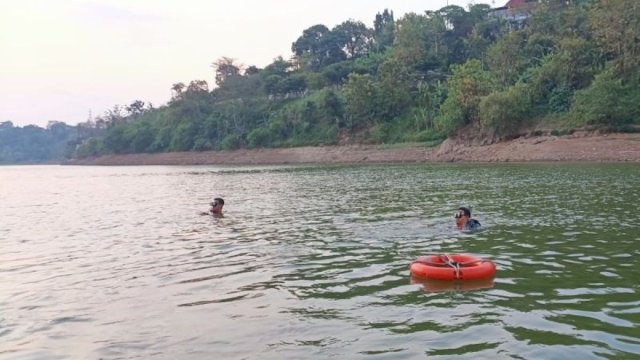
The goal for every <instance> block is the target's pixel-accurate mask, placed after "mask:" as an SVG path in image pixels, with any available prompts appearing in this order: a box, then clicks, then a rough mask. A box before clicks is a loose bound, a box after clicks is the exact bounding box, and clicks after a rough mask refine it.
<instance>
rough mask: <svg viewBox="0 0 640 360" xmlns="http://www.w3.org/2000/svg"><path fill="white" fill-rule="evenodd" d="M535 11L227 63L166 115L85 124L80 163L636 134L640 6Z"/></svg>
mask: <svg viewBox="0 0 640 360" xmlns="http://www.w3.org/2000/svg"><path fill="white" fill-rule="evenodd" d="M525 5H526V6H524V5H523V6H522V7H514V8H512V9H491V8H490V7H489V6H488V5H484V4H476V5H470V6H469V8H468V10H465V9H463V8H461V7H458V6H447V7H444V8H442V9H440V10H437V11H426V12H424V13H422V14H415V13H409V14H406V15H404V16H403V17H402V18H400V19H395V18H394V14H393V12H392V11H389V10H384V11H382V12H380V13H378V14H377V15H376V17H375V19H374V21H373V27H368V26H367V25H365V24H363V23H361V22H358V21H354V20H347V21H344V22H343V23H341V24H339V25H337V26H335V27H333V28H332V29H330V28H328V27H327V26H325V25H322V24H318V25H314V26H311V27H309V28H307V29H305V30H304V31H303V32H302V34H301V35H300V36H299V37H298V38H297V39H296V40H295V41H294V42H293V43H292V46H291V51H292V55H291V57H290V59H285V58H282V57H278V58H276V59H274V60H273V62H272V63H270V64H269V65H267V66H265V67H264V68H258V67H256V66H244V65H242V64H240V63H239V62H238V61H237V60H235V59H233V58H230V57H222V58H220V59H218V60H216V61H215V62H214V63H213V64H212V68H213V70H214V73H215V86H214V87H213V89H210V87H209V84H208V83H207V81H205V80H193V81H191V82H189V83H188V84H185V83H176V84H174V85H173V86H172V88H171V90H172V94H173V95H172V99H171V100H170V101H169V102H168V103H167V104H166V105H163V106H161V107H158V108H154V107H152V106H150V105H149V104H145V103H143V102H141V101H135V102H133V103H132V104H130V105H128V106H115V107H114V108H113V109H111V110H109V111H107V112H106V113H105V114H104V115H103V116H99V117H97V118H95V119H91V120H90V121H87V122H86V123H81V124H79V125H78V127H77V131H78V135H79V138H78V140H77V143H78V145H77V148H76V151H75V153H74V156H77V157H87V156H98V155H102V154H111V153H116V154H126V153H139V152H166V151H202V150H225V149H236V148H257V147H290V146H302V145H329V144H343V143H394V142H435V143H437V142H438V141H442V139H444V138H446V137H447V136H457V135H461V134H472V135H473V136H480V137H483V136H492V137H498V138H501V137H502V138H504V137H512V136H518V135H520V134H524V133H527V132H537V131H540V129H554V131H556V132H563V131H572V129H578V128H585V127H594V128H607V129H610V130H612V131H633V130H634V129H635V128H636V125H638V124H639V123H640V86H639V85H640V71H639V70H640V40H639V39H640V3H639V2H638V1H637V0H541V1H529V2H527V3H526V4H525Z"/></svg>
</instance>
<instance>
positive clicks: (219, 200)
mask: <svg viewBox="0 0 640 360" xmlns="http://www.w3.org/2000/svg"><path fill="white" fill-rule="evenodd" d="M213 202H214V203H215V202H217V203H218V204H220V205H224V199H223V198H215V199H213Z"/></svg>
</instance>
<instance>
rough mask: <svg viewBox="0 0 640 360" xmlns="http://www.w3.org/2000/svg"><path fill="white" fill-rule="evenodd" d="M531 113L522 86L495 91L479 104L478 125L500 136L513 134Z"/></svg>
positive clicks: (524, 87)
mask: <svg viewBox="0 0 640 360" xmlns="http://www.w3.org/2000/svg"><path fill="white" fill-rule="evenodd" d="M530 111H531V101H530V99H529V95H528V93H527V88H526V86H524V85H516V86H512V87H509V88H508V89H507V90H505V91H495V92H493V93H491V94H489V96H487V97H485V98H483V99H482V101H481V102H480V124H481V125H482V127H483V128H484V129H487V130H490V131H493V132H495V133H496V134H500V135H510V134H512V133H513V132H515V131H516V130H517V129H518V128H519V127H520V125H521V124H522V121H523V120H525V119H526V118H527V117H528V115H529V113H530Z"/></svg>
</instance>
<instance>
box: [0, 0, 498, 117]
mask: <svg viewBox="0 0 640 360" xmlns="http://www.w3.org/2000/svg"><path fill="white" fill-rule="evenodd" d="M469 2H470V1H469V0H449V1H448V2H447V0H425V1H418V0H321V1H306V0H0V86H1V87H0V122H2V121H7V120H10V121H13V123H14V125H16V126H24V125H28V124H34V125H38V126H45V125H46V124H47V122H48V121H49V120H57V121H64V122H66V123H67V124H71V125H75V124H77V123H78V122H82V121H86V120H87V118H88V116H89V112H90V111H91V112H92V114H93V116H94V117H95V116H98V115H102V114H103V113H104V112H105V111H106V110H107V109H110V108H112V107H113V106H114V105H116V104H119V105H125V104H130V103H131V102H132V101H134V100H137V99H138V100H142V101H145V102H151V103H153V104H154V105H155V106H160V105H162V104H164V103H166V102H167V101H168V100H169V98H170V96H171V91H170V88H171V85H172V84H174V83H176V82H184V83H188V82H189V81H191V80H206V81H207V82H208V83H209V84H210V86H211V85H212V84H213V83H214V81H213V79H214V72H213V69H212V68H211V63H212V62H214V61H215V60H217V59H218V58H220V57H222V56H227V57H231V58H234V59H237V60H238V62H239V63H241V64H244V65H246V66H249V65H256V66H258V67H260V68H262V67H264V66H266V65H268V64H269V63H271V62H272V61H273V59H274V58H275V57H277V56H280V55H281V56H283V57H284V58H287V59H288V58H290V57H291V43H292V42H294V41H295V40H296V39H297V38H298V37H299V36H300V35H301V34H302V31H303V30H304V29H306V28H308V27H310V26H312V25H316V24H324V25H326V26H327V27H329V28H332V27H333V26H335V25H337V24H339V23H341V22H343V21H345V20H348V19H354V20H359V21H362V22H363V23H365V24H366V25H367V26H369V27H372V26H373V20H374V18H375V15H376V13H378V12H381V11H382V10H384V9H385V8H387V9H390V10H393V12H394V15H395V18H396V19H399V18H401V17H402V16H403V15H404V14H405V13H408V12H415V13H423V12H424V11H425V10H437V9H440V8H442V7H444V6H446V5H447V3H448V4H449V5H459V6H462V7H464V8H467V7H468V5H469ZM503 2H506V0H503V1H495V3H494V2H493V1H474V3H476V4H480V3H484V4H490V5H492V6H501V5H504V4H503Z"/></svg>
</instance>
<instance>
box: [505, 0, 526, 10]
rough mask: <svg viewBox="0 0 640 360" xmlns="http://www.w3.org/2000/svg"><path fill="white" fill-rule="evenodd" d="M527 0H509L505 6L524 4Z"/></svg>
mask: <svg viewBox="0 0 640 360" xmlns="http://www.w3.org/2000/svg"><path fill="white" fill-rule="evenodd" d="M526 2H527V0H509V2H508V3H507V5H505V7H508V8H512V7H515V6H518V5H522V4H524V3H526Z"/></svg>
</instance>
